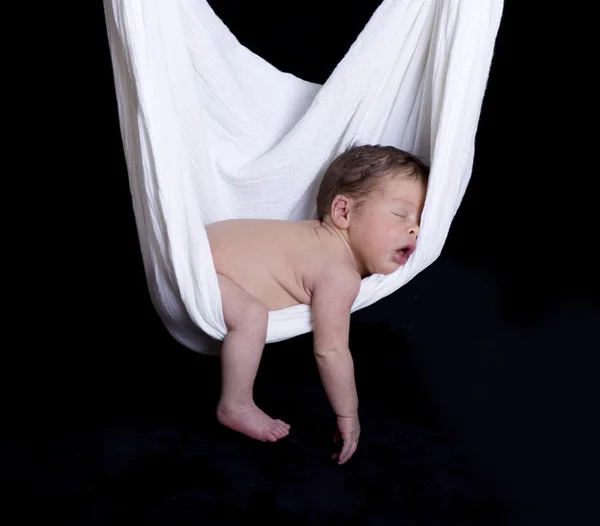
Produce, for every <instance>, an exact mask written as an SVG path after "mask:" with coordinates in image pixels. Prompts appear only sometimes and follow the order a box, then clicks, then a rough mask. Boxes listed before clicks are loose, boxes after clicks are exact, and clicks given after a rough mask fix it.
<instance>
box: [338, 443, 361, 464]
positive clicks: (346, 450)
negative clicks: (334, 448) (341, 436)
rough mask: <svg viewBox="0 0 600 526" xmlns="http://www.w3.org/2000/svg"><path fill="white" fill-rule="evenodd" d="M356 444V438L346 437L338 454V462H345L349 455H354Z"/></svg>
mask: <svg viewBox="0 0 600 526" xmlns="http://www.w3.org/2000/svg"><path fill="white" fill-rule="evenodd" d="M357 446H358V440H353V439H351V438H350V439H347V440H345V441H344V447H343V448H342V451H341V453H340V456H339V460H338V464H340V465H341V464H344V463H345V462H347V461H348V460H350V457H352V455H354V452H355V451H356V448H357Z"/></svg>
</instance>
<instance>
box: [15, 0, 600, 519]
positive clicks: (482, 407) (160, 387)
mask: <svg viewBox="0 0 600 526" xmlns="http://www.w3.org/2000/svg"><path fill="white" fill-rule="evenodd" d="M210 3H211V5H212V6H213V7H214V9H215V10H216V12H217V14H218V15H219V16H220V17H222V19H223V20H224V22H225V23H226V24H227V25H228V26H229V27H230V28H231V30H232V31H233V32H234V34H235V35H236V36H237V37H238V38H239V39H240V41H241V42H242V43H243V44H244V45H246V46H248V47H249V48H250V49H251V50H252V51H254V52H255V53H257V54H259V55H261V56H262V57H263V58H265V59H266V60H268V61H269V62H271V63H272V64H273V65H275V66H276V67H278V68H279V69H282V70H285V71H289V72H291V73H293V74H295V75H297V76H300V77H302V78H305V79H306V80H311V81H315V82H320V83H322V82H324V81H325V80H326V79H327V76H328V75H329V74H330V73H331V71H332V70H333V69H334V67H335V65H336V63H337V62H338V61H339V60H340V59H341V58H342V57H343V55H344V53H345V52H346V51H347V49H348V47H349V46H350V45H351V43H352V42H353V40H354V39H355V38H356V36H357V35H358V33H359V32H360V30H361V29H362V27H363V26H364V24H365V23H366V22H367V21H368V19H369V17H370V15H371V14H372V12H373V11H374V10H375V9H376V7H377V5H378V4H379V2H377V1H361V2H356V3H352V4H351V3H350V2H342V1H337V0H323V1H320V2H314V1H305V2H302V3H298V4H289V3H284V2H272V1H257V2H242V1H233V0H213V1H212V2H210ZM525 4H526V3H525V2H516V1H507V2H505V8H504V15H503V19H502V22H501V27H500V31H499V33H498V38H497V43H496V49H495V55H494V59H493V63H492V69H491V72H490V78H489V83H488V88H487V91H486V95H485V99H484V105H483V109H482V114H481V121H480V126H479V131H478V135H477V142H476V154H475V165H474V170H473V175H472V179H471V183H470V185H469V188H468V190H467V193H466V196H465V198H464V200H463V203H462V205H461V207H460V210H459V213H458V214H457V216H456V219H455V221H454V223H453V225H452V229H451V232H450V236H449V238H448V241H447V244H446V246H445V248H444V252H443V254H442V256H441V257H440V258H439V260H438V261H436V262H435V263H434V264H433V265H432V266H431V267H429V268H428V269H426V270H425V271H424V272H422V273H421V274H420V275H419V276H417V277H416V278H415V279H414V280H412V281H411V282H410V283H409V284H407V285H406V286H405V287H403V288H401V289H400V290H399V291H397V292H396V293H394V294H392V295H391V296H389V297H387V298H384V299H382V300H381V301H379V302H378V303H377V304H375V305H373V306H371V307H369V308H367V309H364V310H362V311H359V312H357V313H355V315H353V327H352V334H351V344H352V350H353V354H354V356H355V364H356V370H357V372H356V375H357V382H358V389H359V397H360V400H361V423H362V426H363V435H362V440H361V445H360V447H359V450H358V451H357V453H356V455H355V457H354V458H353V459H352V460H351V461H350V462H349V463H348V464H347V465H346V466H343V467H338V466H335V465H334V464H333V463H332V462H331V461H330V455H331V448H332V444H331V438H332V436H333V430H334V428H333V426H334V420H333V418H332V415H331V414H330V412H329V411H330V410H329V408H328V406H327V403H326V400H325V397H324V394H323V393H322V390H321V387H320V384H319V381H318V376H317V371H316V367H315V365H314V362H313V358H312V355H311V339H310V335H304V336H300V337H298V338H294V339H291V340H288V341H285V342H280V343H276V344H271V345H268V346H267V347H266V349H265V354H264V360H263V363H262V365H261V370H260V371H259V376H258V379H257V386H256V390H257V392H256V396H257V399H258V400H259V402H260V403H261V404H262V405H263V406H264V407H265V409H266V410H267V412H271V413H277V416H279V417H281V418H282V419H284V420H286V421H288V422H290V423H291V424H292V433H291V435H290V437H288V438H287V439H286V440H284V441H282V442H281V443H278V444H275V445H272V444H270V445H264V444H256V443H249V442H248V441H246V440H244V439H243V438H242V437H238V436H236V435H234V434H233V433H229V432H228V431H227V430H224V429H222V428H220V427H219V426H218V425H217V423H216V421H215V419H214V407H215V404H216V401H217V400H218V394H219V391H218V390H219V364H218V360H217V359H215V358H210V357H205V356H201V355H197V354H195V353H193V352H192V351H189V350H187V349H185V348H182V347H181V346H180V345H179V344H177V343H176V342H175V341H174V340H173V339H172V338H171V337H170V336H169V335H168V333H167V332H166V330H165V328H164V327H163V326H162V325H161V323H160V321H159V319H158V317H157V315H156V314H155V312H154V310H153V307H152V305H151V303H150V299H149V296H148V293H147V289H146V284H145V278H144V275H143V268H142V262H141V255H140V252H139V245H138V240H137V232H136V229H135V221H134V216H133V211H132V208H131V200H130V194H129V188H128V181H127V173H126V168H125V164H124V158H123V152H122V143H121V138H120V132H119V124H118V116H117V113H116V100H115V94H114V86H113V79H112V69H111V63H110V56H109V51H108V43H107V41H106V32H105V26H104V15H103V12H102V7H101V4H100V3H98V8H97V9H96V10H95V11H90V13H91V16H90V18H89V25H88V23H87V19H86V22H85V23H84V22H83V21H82V22H81V26H80V28H79V29H80V30H83V31H82V32H83V33H85V36H86V37H87V39H89V42H90V46H89V48H88V47H86V45H85V44H83V41H82V43H81V46H79V45H78V44H76V43H74V42H71V44H70V45H69V47H68V50H67V52H66V55H62V57H63V59H64V60H67V59H68V61H69V62H67V64H68V67H67V69H68V70H69V71H68V73H69V79H71V80H70V82H67V83H65V86H69V87H68V88H67V87H65V89H64V90H63V93H62V94H63V95H66V97H65V99H66V100H65V101H64V103H63V104H62V105H61V112H62V118H61V120H62V121H63V122H64V121H65V116H68V117H67V118H68V119H71V120H70V122H72V123H73V125H72V126H71V127H70V128H69V129H70V132H67V133H68V134H69V135H67V139H66V140H64V141H63V142H62V147H63V148H64V146H65V142H66V143H67V144H68V148H67V149H66V150H67V151H65V150H64V149H61V150H60V151H61V163H62V164H61V165H59V166H61V168H60V169H61V178H62V179H64V183H65V188H69V189H70V190H69V192H70V195H62V198H63V199H60V198H59V202H62V203H64V204H63V205H61V206H60V207H57V208H60V214H63V217H65V218H66V221H65V229H64V230H63V231H62V236H61V237H62V239H61V241H62V242H63V243H64V245H66V250H64V251H62V252H60V253H61V257H60V258H58V257H57V258H54V259H55V264H56V267H57V270H58V271H60V277H59V273H58V272H57V273H56V274H54V273H50V272H48V278H49V279H50V278H53V279H52V280H53V281H54V282H59V285H58V288H59V289H60V294H58V293H57V294H55V295H53V296H48V297H47V300H48V302H47V304H45V306H44V308H45V309H46V312H47V315H46V316H45V318H47V319H48V320H49V321H48V322H47V327H45V328H44V329H42V328H41V326H40V327H39V328H38V329H36V328H35V326H33V325H30V326H29V328H28V330H29V331H30V332H31V333H36V332H39V333H43V334H41V335H40V334H37V335H36V334H32V336H40V337H41V338H42V339H43V341H44V343H43V344H42V345H40V346H37V347H36V349H35V352H33V353H32V352H29V351H28V352H25V353H23V354H25V355H26V357H25V359H24V362H25V365H24V371H25V375H26V377H27V379H28V380H29V381H31V382H32V383H31V385H33V386H35V387H34V388H31V389H27V388H24V387H23V385H24V384H21V391H20V392H22V393H25V392H26V393H28V394H27V396H29V398H28V399H27V400H29V402H27V401H26V396H25V395H23V397H22V398H21V399H20V400H21V402H20V404H11V407H10V409H11V411H10V413H11V416H15V417H16V419H15V420H14V421H15V425H13V426H8V427H7V429H9V432H8V433H7V435H6V436H5V439H4V441H3V444H4V447H3V458H4V460H5V461H6V463H5V466H6V469H5V470H4V474H5V477H4V480H5V481H8V484H6V485H5V488H6V489H7V490H8V492H9V493H5V494H6V495H7V496H9V499H8V500H10V501H11V502H19V503H21V505H22V507H21V514H22V515H26V514H27V513H28V512H33V511H35V510H37V511H39V507H40V506H42V504H43V505H44V506H45V508H44V509H45V510H46V512H47V514H48V516H49V517H55V518H56V519H58V520H60V521H61V522H62V523H63V524H64V523H69V524H70V523H73V524H79V525H84V524H109V523H113V522H114V521H115V520H117V519H123V518H125V519H127V520H130V521H132V522H133V523H135V524H192V523H193V524H241V523H242V522H244V523H245V522H246V521H248V520H256V519H258V520H265V519H267V520H280V521H284V522H285V523H287V524H311V525H312V524H361V525H362V524H365V525H367V524H373V525H375V524H403V525H404V524H417V525H421V524H423V525H429V524H445V525H454V524H461V525H464V524H474V525H475V524H476V525H488V524H489V525H492V524H502V525H505V524H506V525H516V524H527V525H537V524H577V525H583V524H591V523H593V520H592V515H593V513H594V511H593V510H594V499H595V498H596V491H594V487H595V485H597V482H596V473H597V469H598V463H597V455H596V452H595V447H594V446H595V442H594V440H595V439H597V436H593V431H594V430H595V427H596V426H595V425H594V424H595V422H594V419H597V414H596V413H597V400H598V387H597V374H598V367H597V364H598V359H597V354H598V350H599V349H600V339H599V337H598V327H599V322H600V316H599V310H600V302H599V294H598V281H599V280H598V278H597V266H598V265H597V263H596V261H597V260H596V256H595V251H596V250H597V238H598V235H597V228H598V221H597V220H596V213H597V212H596V209H595V207H596V205H597V197H596V196H597V194H596V193H594V188H595V179H596V178H597V166H596V163H595V153H596V146H595V145H594V144H592V137H594V136H595V132H594V131H592V130H593V129H594V120H593V118H592V117H593V115H594V114H595V113H594V112H595V110H592V107H593V106H595V105H594V104H593V102H595V101H594V99H593V95H595V94H594V93H593V87H592V86H593V84H592V82H591V80H590V78H589V77H590V75H589V73H590V71H592V70H593V67H592V64H593V62H592V61H591V59H588V60H587V61H586V59H585V53H586V51H585V50H586V49H587V48H589V46H590V40H591V38H592V37H593V32H590V31H587V30H584V29H583V27H582V24H583V22H584V21H585V20H584V19H585V16H583V15H582V14H581V13H579V12H578V13H569V12H568V11H567V10H566V9H563V10H561V11H552V10H551V9H549V8H546V10H545V11H543V10H536V11H531V12H530V11H528V9H530V8H531V6H526V5H525ZM86 42H87V40H86ZM81 53H83V54H84V55H81ZM77 54H79V56H76V55H77ZM65 57H66V59H65ZM87 75H89V77H88V76H87ZM590 92H591V93H590ZM589 126H591V128H590V127H589ZM69 152H70V153H69ZM82 163H83V164H82ZM82 165H83V166H85V167H86V169H85V170H81V166H82ZM67 174H68V177H67ZM65 210H69V211H68V212H65ZM57 214H58V212H57ZM65 306H66V307H65ZM50 320H51V321H50ZM29 356H31V359H30V361H29V358H28V357H29ZM34 356H35V357H36V359H34V358H33V357H34ZM7 385H10V382H9V384H7ZM15 392H17V391H12V393H13V395H14V393H15Z"/></svg>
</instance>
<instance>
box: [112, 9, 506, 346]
mask: <svg viewBox="0 0 600 526" xmlns="http://www.w3.org/2000/svg"><path fill="white" fill-rule="evenodd" d="M104 7H105V15H106V24H107V31H108V41H109V46H110V50H111V57H112V64H113V71H114V81H115V88H116V96H117V103H118V111H119V119H120V125H121V133H122V139H123V145H124V150H125V154H126V161H127V168H128V173H129V183H130V189H131V195H132V200H133V209H134V213H135V217H136V223H137V228H138V235H139V241H140V246H141V252H142V257H143V260H144V266H145V272H146V277H147V283H148V287H149V291H150V293H151V297H152V300H153V303H154V306H155V308H156V309H157V311H158V313H159V315H160V316H161V319H162V320H163V322H164V323H165V325H166V327H167V329H168V330H169V332H170V333H171V335H172V336H173V337H174V338H175V339H176V340H178V341H179V342H180V343H182V344H183V345H185V346H186V347H188V348H190V349H192V350H195V351H198V352H201V353H205V354H214V353H218V352H219V347H220V346H219V343H220V342H219V340H221V339H222V338H223V336H224V335H225V334H226V327H225V324H224V321H223V313H222V308H221V298H220V293H219V285H218V280H217V275H216V272H215V269H214V266H213V261H212V257H211V252H210V247H209V244H208V240H207V237H206V232H205V229H204V226H205V225H206V224H209V223H212V222H214V221H218V220H221V219H226V218H233V217H246V218H274V219H288V220H289V219H291V220H299V219H308V218H313V217H314V216H315V212H316V206H315V199H316V193H317V189H318V184H319V180H320V176H321V175H322V173H323V171H324V169H325V168H326V166H327V164H328V163H329V162H330V161H331V160H332V159H333V158H334V157H335V156H336V155H337V154H338V153H340V152H341V151H342V150H344V149H345V147H346V146H347V145H348V144H350V143H358V144H366V143H369V144H391V145H394V146H397V147H400V148H403V149H406V150H410V151H412V152H414V153H416V154H417V155H420V156H422V157H423V158H424V160H426V161H427V162H429V163H430V164H431V175H430V185H429V189H428V194H427V199H426V204H425V210H424V213H423V218H422V225H421V231H420V236H419V245H418V249H417V251H416V253H415V254H414V255H413V256H412V257H411V259H410V260H409V262H408V263H407V264H406V265H405V266H404V267H402V268H400V269H399V270H398V271H397V272H395V273H394V274H391V275H389V276H381V275H374V276H370V277H368V278H365V279H364V280H363V282H362V286H361V289H360V293H359V295H358V297H357V299H356V302H355V304H354V306H353V311H354V310H356V309H361V308H364V307H366V306H368V305H371V304H372V303H374V302H376V301H378V300H379V299H381V298H382V297H384V296H387V295H389V294H391V293H392V292H394V291H396V290H397V289H398V288H400V287H401V286H403V285H404V284H405V283H407V282H408V281H409V280H410V279H412V278H413V277H414V276H415V275H417V274H418V273H419V272H421V271H422V270H424V269H425V268H426V267H427V266H428V265H430V264H431V263H432V262H434V261H435V260H436V259H437V257H438V256H439V254H440V253H441V250H442V248H443V245H444V243H445V240H446V238H447V234H448V231H449V228H450V225H451V222H452V220H453V218H454V215H455V213H456V211H457V209H458V207H459V205H460V202H461V200H462V198H463V195H464V192H465V189H466V187H467V184H468V182H469V179H470V176H471V171H472V163H473V155H474V144H475V133H476V129H477V124H478V120H479V115H480V109H481V104H482V101H483V97H484V92H485V87H486V83H487V79H488V74H489V69H490V66H491V60H492V56H493V49H494V44H495V40H496V35H497V31H498V28H499V23H500V19H501V14H502V10H503V0H384V1H383V2H382V3H381V5H380V6H379V8H378V9H377V10H376V12H375V13H374V14H373V16H372V18H371V19H370V21H369V22H368V24H367V25H366V26H365V28H364V29H363V31H362V32H361V33H360V35H359V36H358V38H357V40H356V41H355V42H354V44H353V45H352V46H351V48H350V49H349V51H348V52H347V54H346V55H345V57H344V58H343V59H342V60H341V61H340V63H339V64H338V65H337V67H336V69H335V70H334V71H333V72H332V74H331V76H330V78H329V79H328V80H327V82H325V84H324V85H319V84H314V83H310V82H307V81H305V80H303V79H300V78H298V77H296V76H294V75H291V74H289V73H287V72H283V71H280V70H278V69H276V68H275V67H273V66H272V65H270V64H269V63H268V62H266V61H265V60H263V59H262V58H261V57H259V56H257V55H256V54H254V53H253V52H251V51H250V50H249V49H247V48H246V47H244V46H243V45H241V43H240V42H239V41H238V40H237V39H236V37H235V36H234V35H233V34H232V33H231V32H230V31H229V30H228V28H227V27H226V26H225V25H224V23H223V22H222V21H221V20H220V19H219V18H218V17H217V16H216V14H215V13H214V11H213V10H212V8H211V7H210V5H209V4H208V3H207V2H206V1H203V0H104ZM315 16H318V15H315ZM240 257H243V256H240ZM311 330H312V326H311V318H310V310H309V307H308V306H306V305H298V306H295V307H289V308H286V309H283V310H280V311H276V312H271V313H270V314H269V327H268V333H267V342H274V341H278V340H282V339H287V338H290V337H293V336H296V335H299V334H302V333H306V332H309V331H311Z"/></svg>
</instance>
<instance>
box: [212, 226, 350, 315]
mask: <svg viewBox="0 0 600 526" xmlns="http://www.w3.org/2000/svg"><path fill="white" fill-rule="evenodd" d="M319 228H320V223H319V221H299V222H296V221H294V222H292V221H276V220H264V219H232V220H227V221H221V222H218V223H213V224H211V225H208V226H207V227H206V231H207V234H208V241H209V243H210V247H211V251H212V256H213V260H214V264H215V269H216V271H217V272H218V273H219V274H222V275H223V276H226V277H227V278H229V279H230V280H232V281H234V282H235V283H236V284H238V285H239V286H240V287H241V288H242V289H244V290H245V291H246V292H248V293H249V294H251V295H252V296H254V297H256V298H258V299H259V300H260V301H261V302H262V303H263V304H264V305H265V306H266V307H267V309H268V310H270V311H273V310H279V309H283V308H285V307H289V306H292V305H297V304H299V303H304V304H307V305H308V304H310V303H311V295H312V283H313V281H314V279H315V277H316V276H318V274H319V272H320V270H321V269H322V268H323V267H324V265H327V264H329V265H331V264H335V261H331V259H332V258H333V259H334V260H335V259H336V257H335V253H334V252H332V251H331V250H329V249H328V247H327V246H326V245H327V244H326V243H323V242H322V239H321V238H320V236H319V234H318V232H317V231H318V229H319ZM337 259H339V258H337ZM340 262H341V263H342V264H343V261H340Z"/></svg>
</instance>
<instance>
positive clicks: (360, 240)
mask: <svg viewBox="0 0 600 526" xmlns="http://www.w3.org/2000/svg"><path fill="white" fill-rule="evenodd" d="M428 177H429V168H428V166H426V165H425V164H424V163H423V162H422V161H421V160H420V159H419V158H418V157H416V156H414V155H411V154H410V153H408V152H405V151H402V150H400V149H398V148H394V147H392V146H379V145H364V146H352V147H350V148H348V149H347V150H346V151H345V152H343V153H342V154H340V155H339V156H338V157H337V158H336V159H334V161H333V162H332V163H331V164H330V165H329V167H328V168H327V170H326V172H325V174H324V175H323V179H322V181H321V185H320V188H319V193H318V196H317V212H318V215H317V217H318V218H317V219H314V220H307V221H282V220H262V219H231V220H225V221H220V222H216V223H213V224H210V225H208V226H207V227H206V231H207V234H208V241H209V244H210V247H211V252H212V256H213V260H214V265H215V269H216V271H217V275H218V280H219V288H220V291H221V299H222V305H223V315H224V319H225V325H226V327H227V334H226V335H225V338H224V340H223V345H222V349H221V371H222V379H221V380H222V383H221V397H220V401H219V403H218V406H217V410H216V412H217V418H218V420H219V422H220V423H221V424H223V425H225V426H227V427H229V428H230V429H232V430H234V431H237V432H239V433H243V434H244V435H247V436H248V437H251V438H253V439H256V440H262V441H271V442H275V441H277V440H279V439H281V438H283V437H285V436H286V435H288V433H289V431H290V426H289V425H288V424H286V423H285V422H284V421H282V420H278V419H273V418H271V417H270V416H269V415H267V414H266V413H264V412H263V411H262V410H261V409H260V408H259V407H257V405H256V404H255V403H254V400H253V385H254V380H255V377H256V373H257V371H258V367H259V363H260V359H261V355H262V352H263V348H264V346H265V341H266V334H267V322H268V313H269V311H274V310H279V309H283V308H286V307H290V306H293V305H297V304H300V303H304V304H306V305H310V309H311V315H312V328H313V336H314V355H315V359H316V363H317V367H318V371H319V375H320V378H321V381H322V383H323V387H324V389H325V393H326V395H327V398H328V400H329V402H330V404H331V406H332V409H333V411H334V412H335V415H336V418H337V426H336V431H335V435H334V440H335V441H336V443H339V444H340V449H341V450H340V451H338V453H335V454H334V456H333V458H334V460H337V462H338V463H339V464H343V463H345V462H346V461H347V460H348V459H350V457H352V455H353V454H354V452H355V451H356V448H357V446H358V440H359V436H360V422H359V418H358V396H357V391H356V384H355V380H354V365H353V361H352V355H351V354H350V350H349V345H348V340H349V325H350V313H351V307H352V305H353V303H354V300H355V299H356V297H357V295H358V292H359V290H360V284H361V279H362V278H365V277H367V276H369V275H372V274H384V275H386V274H390V273H392V272H394V271H396V270H397V269H398V268H399V267H401V266H402V265H404V264H405V263H406V261H407V260H408V258H409V257H410V256H411V254H412V253H413V252H414V251H415V248H416V243H417V236H418V234H419V222H420V217H421V212H422V210H423V205H424V201H425V194H426V190H427V181H428Z"/></svg>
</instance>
